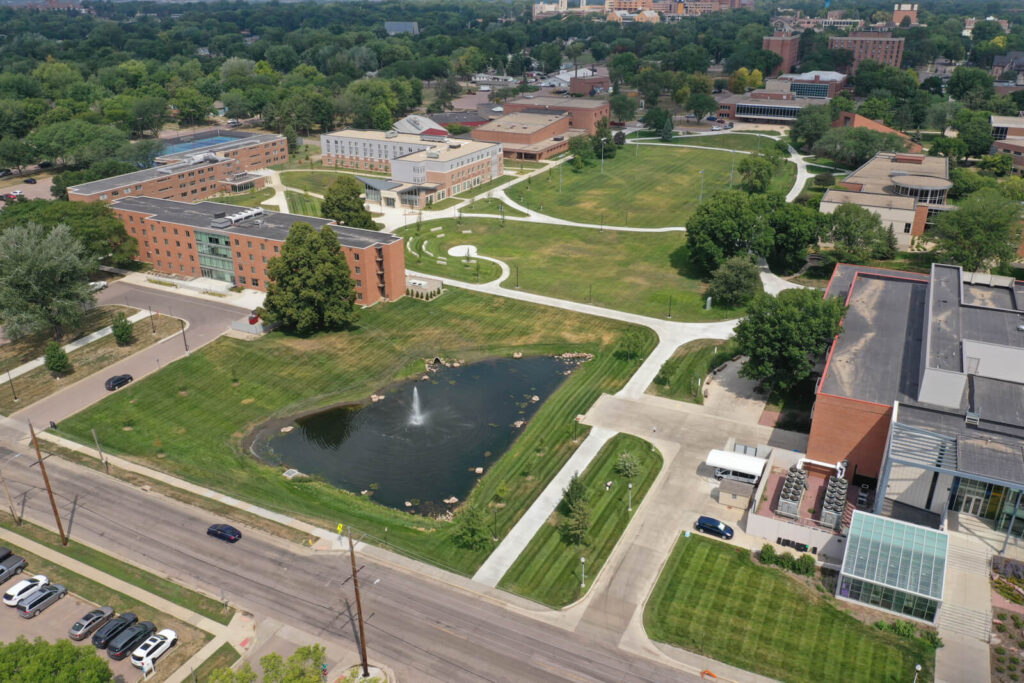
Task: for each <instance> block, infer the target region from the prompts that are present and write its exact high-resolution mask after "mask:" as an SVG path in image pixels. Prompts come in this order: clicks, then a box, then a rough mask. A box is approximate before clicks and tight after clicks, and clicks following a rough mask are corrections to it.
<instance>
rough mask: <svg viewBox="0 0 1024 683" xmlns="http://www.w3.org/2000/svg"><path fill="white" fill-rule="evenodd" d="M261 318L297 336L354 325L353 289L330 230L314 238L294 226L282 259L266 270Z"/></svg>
mask: <svg viewBox="0 0 1024 683" xmlns="http://www.w3.org/2000/svg"><path fill="white" fill-rule="evenodd" d="M267 275H268V277H269V281H268V283H267V296H266V299H265V300H264V303H263V315H264V317H266V319H267V320H269V321H271V322H277V323H280V324H281V325H282V326H283V327H284V328H285V329H286V330H289V331H291V332H295V333H297V334H301V335H308V334H312V333H314V332H325V331H332V330H343V329H347V328H349V327H351V326H352V325H354V324H355V322H356V320H357V318H358V311H357V310H356V308H355V299H356V295H355V288H354V286H353V282H352V277H351V276H350V274H349V269H348V262H347V261H346V260H345V255H344V254H343V253H342V251H341V248H340V246H339V244H338V236H337V235H336V234H335V232H334V230H332V229H331V228H330V227H329V226H324V227H323V228H321V229H320V232H317V231H316V230H314V229H313V227H312V226H311V225H310V224H309V223H296V224H295V225H293V226H292V228H291V230H290V231H289V232H288V238H287V239H286V240H285V243H284V245H282V247H281V255H280V256H275V257H274V258H272V259H270V262H269V263H268V264H267Z"/></svg>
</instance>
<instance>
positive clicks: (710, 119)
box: [708, 116, 718, 121]
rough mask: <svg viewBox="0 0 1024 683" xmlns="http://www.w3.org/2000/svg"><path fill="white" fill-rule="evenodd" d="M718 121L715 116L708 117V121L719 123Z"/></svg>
mask: <svg viewBox="0 0 1024 683" xmlns="http://www.w3.org/2000/svg"><path fill="white" fill-rule="evenodd" d="M717 120H718V119H717V118H715V117H714V116H709V117H708V121H717Z"/></svg>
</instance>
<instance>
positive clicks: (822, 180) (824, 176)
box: [814, 173, 836, 187]
mask: <svg viewBox="0 0 1024 683" xmlns="http://www.w3.org/2000/svg"><path fill="white" fill-rule="evenodd" d="M835 182H836V177H835V176H834V175H832V174H831V173H819V174H818V175H816V176H814V184H815V185H817V186H818V187H830V186H831V185H834V184H835Z"/></svg>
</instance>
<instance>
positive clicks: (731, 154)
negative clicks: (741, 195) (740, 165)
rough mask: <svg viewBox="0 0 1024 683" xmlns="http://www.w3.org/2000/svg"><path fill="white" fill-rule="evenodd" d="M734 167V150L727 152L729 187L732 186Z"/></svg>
mask: <svg viewBox="0 0 1024 683" xmlns="http://www.w3.org/2000/svg"><path fill="white" fill-rule="evenodd" d="M735 168H736V152H729V187H732V172H733V170H735Z"/></svg>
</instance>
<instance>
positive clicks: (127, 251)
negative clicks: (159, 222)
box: [0, 199, 139, 266]
mask: <svg viewBox="0 0 1024 683" xmlns="http://www.w3.org/2000/svg"><path fill="white" fill-rule="evenodd" d="M26 223H37V224H39V225H41V226H43V227H44V228H47V229H51V228H54V227H55V226H57V225H61V224H63V225H66V226H68V227H69V228H70V229H71V234H72V236H73V237H74V238H75V239H77V240H78V241H79V242H80V243H81V244H82V246H83V247H84V248H85V252H86V254H88V255H89V256H90V257H92V258H94V259H96V260H97V261H100V262H103V263H108V264H110V265H114V266H126V265H128V264H130V263H131V262H132V260H133V259H134V258H135V256H136V255H137V254H138V247H139V245H138V242H137V241H136V239H135V238H134V237H132V236H130V235H129V234H128V233H127V232H126V231H125V229H124V223H122V222H121V219H120V218H118V217H117V216H116V215H115V214H114V212H113V210H111V208H110V207H109V206H108V205H107V204H104V203H103V202H61V201H56V200H48V199H32V200H29V201H21V202H14V203H11V204H8V206H7V208H5V209H4V210H3V212H0V231H3V230H6V229H7V228H10V227H13V226H16V225H24V224H26Z"/></svg>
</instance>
